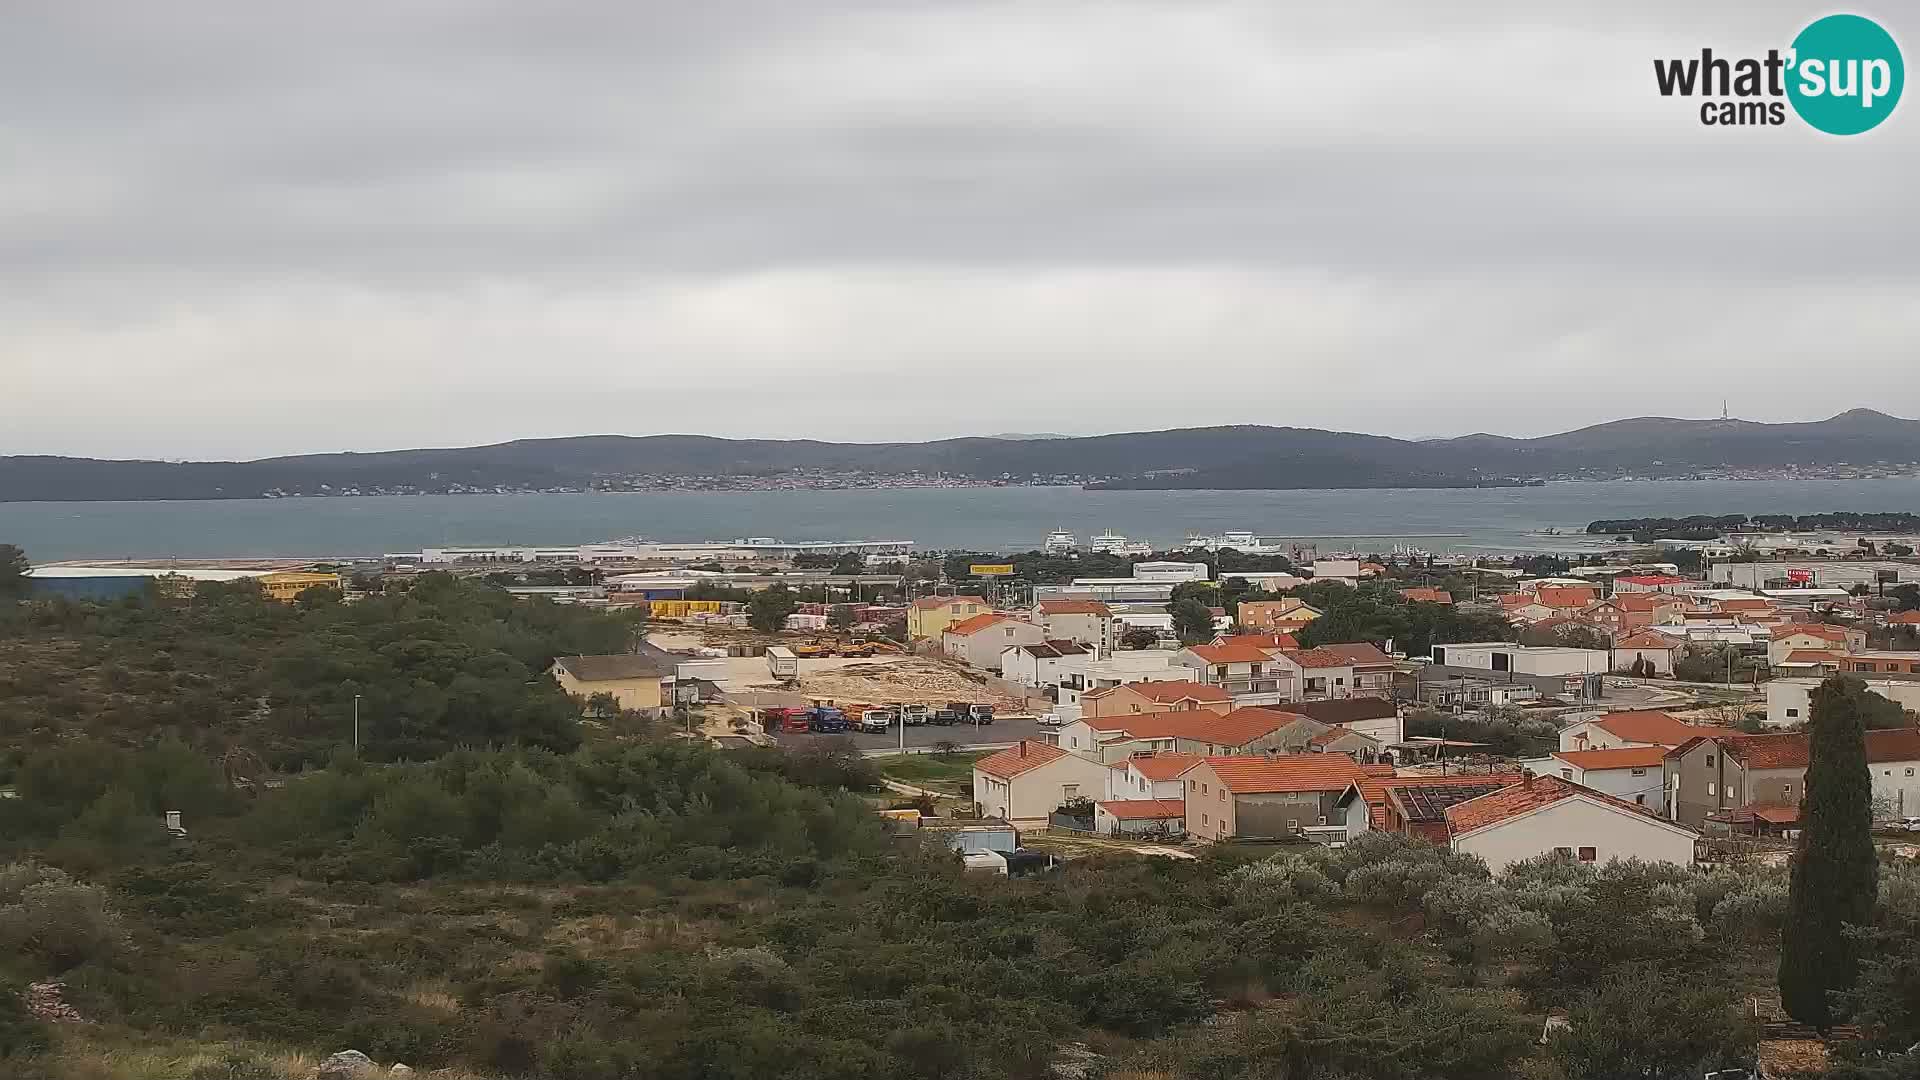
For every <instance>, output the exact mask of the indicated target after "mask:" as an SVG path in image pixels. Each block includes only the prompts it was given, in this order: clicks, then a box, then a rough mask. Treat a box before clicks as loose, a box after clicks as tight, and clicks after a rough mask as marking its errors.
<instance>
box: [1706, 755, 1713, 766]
mask: <svg viewBox="0 0 1920 1080" xmlns="http://www.w3.org/2000/svg"><path fill="white" fill-rule="evenodd" d="M1707 768H1709V769H1711V768H1713V755H1712V754H1708V755H1707Z"/></svg>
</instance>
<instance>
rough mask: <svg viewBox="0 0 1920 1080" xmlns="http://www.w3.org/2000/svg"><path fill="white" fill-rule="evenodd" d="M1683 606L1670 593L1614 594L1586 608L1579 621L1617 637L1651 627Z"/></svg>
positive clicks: (1678, 599)
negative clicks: (1620, 634) (1626, 632)
mask: <svg viewBox="0 0 1920 1080" xmlns="http://www.w3.org/2000/svg"><path fill="white" fill-rule="evenodd" d="M1685 607H1686V603H1685V602H1684V601H1682V600H1681V599H1680V598H1679V597H1677V596H1674V595H1672V594H1670V593H1657V592H1638V593H1634V592H1627V593H1615V594H1613V595H1612V596H1611V597H1609V598H1607V599H1605V600H1599V601H1596V602H1594V603H1591V604H1588V605H1587V606H1586V607H1585V608H1584V609H1582V610H1581V612H1580V617H1581V618H1582V619H1584V620H1586V621H1587V622H1590V623H1592V624H1593V625H1595V626H1598V627H1600V628H1602V629H1604V630H1606V631H1608V632H1609V633H1613V634H1619V633H1622V632H1624V631H1628V630H1638V629H1640V628H1641V627H1644V626H1653V625H1654V624H1656V623H1658V622H1660V621H1661V618H1662V616H1664V615H1667V614H1669V613H1677V612H1679V611H1680V610H1682V609H1683V608H1685Z"/></svg>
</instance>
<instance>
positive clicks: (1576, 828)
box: [1446, 774, 1699, 874]
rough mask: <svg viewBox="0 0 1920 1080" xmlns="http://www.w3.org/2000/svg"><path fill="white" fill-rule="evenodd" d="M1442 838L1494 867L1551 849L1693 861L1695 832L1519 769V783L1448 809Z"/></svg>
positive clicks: (1603, 857)
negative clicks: (1522, 773) (1444, 835)
mask: <svg viewBox="0 0 1920 1080" xmlns="http://www.w3.org/2000/svg"><path fill="white" fill-rule="evenodd" d="M1446 820H1447V843H1448V846H1450V847H1452V848H1453V850H1455V851H1458V852H1461V853H1463V854H1468V855H1478V856H1479V857H1480V858H1481V859H1482V860H1484V861H1485V862H1486V864H1487V869H1489V870H1491V871H1493V872H1494V873H1495V874H1498V873H1500V872H1501V871H1503V870H1505V869H1506V868H1507V867H1509V866H1512V865H1513V864H1514V863H1517V862H1521V861H1524V860H1526V859H1532V858H1537V857H1539V856H1541V855H1557V856H1559V857H1561V858H1564V859H1567V860H1570V861H1575V862H1583V863H1604V862H1611V861H1613V860H1615V859H1620V860H1626V859H1640V860H1642V861H1644V862H1664V863H1674V864H1677V865H1680V866H1692V865H1693V860H1694V843H1695V841H1696V840H1698V839H1699V834H1698V833H1696V832H1695V831H1694V830H1692V829H1690V828H1687V827H1685V826H1684V825H1681V824H1677V823H1675V822H1672V821H1668V820H1666V819H1665V818H1661V817H1658V816H1655V815H1654V814H1653V813H1652V812H1651V811H1649V810H1647V809H1645V808H1644V807H1639V806H1635V805H1633V804H1632V803H1629V802H1625V801H1622V800H1621V799H1618V798H1615V797H1614V796H1612V795H1608V794H1606V793H1605V792H1600V791H1595V790H1594V789H1592V788H1590V787H1585V786H1583V785H1581V784H1576V783H1574V782H1573V781H1571V780H1567V779H1564V778H1562V777H1558V776H1533V775H1532V774H1526V775H1523V776H1522V778H1521V780H1520V782H1519V783H1517V784H1509V785H1507V786H1506V787H1503V788H1501V789H1499V790H1498V791H1492V792H1489V793H1487V794H1485V795H1480V796H1477V797H1475V798H1471V799H1466V800H1464V801H1462V802H1457V803H1454V804H1453V805H1451V806H1449V807H1447V808H1446Z"/></svg>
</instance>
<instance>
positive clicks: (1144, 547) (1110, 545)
mask: <svg viewBox="0 0 1920 1080" xmlns="http://www.w3.org/2000/svg"><path fill="white" fill-rule="evenodd" d="M1087 550H1088V551H1097V552H1100V553H1101V554H1103V555H1151V554H1153V545H1152V544H1141V543H1136V542H1134V541H1132V540H1129V539H1127V538H1126V537H1124V536H1122V535H1120V534H1119V533H1117V532H1114V531H1113V530H1112V529H1108V530H1107V531H1106V532H1103V533H1101V534H1100V535H1099V536H1096V537H1094V538H1093V539H1091V540H1089V541H1087Z"/></svg>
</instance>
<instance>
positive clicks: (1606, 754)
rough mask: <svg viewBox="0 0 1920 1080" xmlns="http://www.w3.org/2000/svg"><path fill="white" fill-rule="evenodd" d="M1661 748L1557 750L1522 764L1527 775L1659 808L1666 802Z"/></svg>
mask: <svg viewBox="0 0 1920 1080" xmlns="http://www.w3.org/2000/svg"><path fill="white" fill-rule="evenodd" d="M1666 757H1667V748H1666V747H1664V746H1625V747H1620V748H1618V749H1613V750H1558V751H1555V752H1554V753H1553V754H1550V755H1549V756H1547V757H1543V758H1534V759H1532V760H1530V761H1523V762H1521V763H1520V764H1521V766H1522V767H1523V768H1525V769H1526V770H1527V771H1528V772H1531V773H1535V774H1538V775H1541V776H1558V777H1560V778H1561V779H1562V780H1571V781H1573V782H1574V783H1576V784H1579V785H1581V786H1582V787H1590V788H1592V789H1594V790H1595V791H1600V792H1604V793H1606V794H1608V795H1612V796H1613V797H1615V798H1617V799H1620V800H1621V801H1622V802H1630V803H1632V804H1634V805H1635V806H1644V807H1647V808H1649V809H1659V808H1660V806H1661V805H1662V804H1663V802H1664V801H1665V796H1664V794H1663V792H1664V790H1665V787H1664V785H1665V780H1664V779H1663V777H1664V775H1665V774H1664V771H1663V770H1664V767H1665V764H1666Z"/></svg>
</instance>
